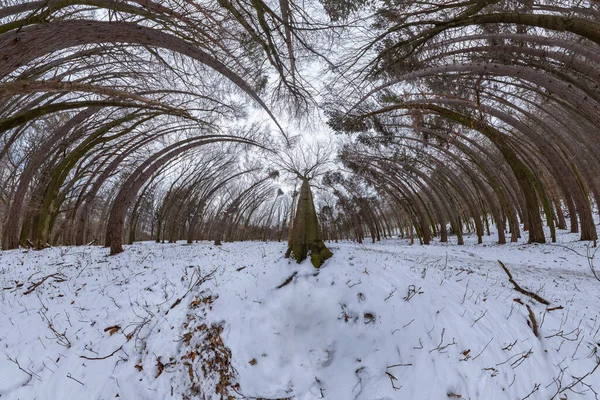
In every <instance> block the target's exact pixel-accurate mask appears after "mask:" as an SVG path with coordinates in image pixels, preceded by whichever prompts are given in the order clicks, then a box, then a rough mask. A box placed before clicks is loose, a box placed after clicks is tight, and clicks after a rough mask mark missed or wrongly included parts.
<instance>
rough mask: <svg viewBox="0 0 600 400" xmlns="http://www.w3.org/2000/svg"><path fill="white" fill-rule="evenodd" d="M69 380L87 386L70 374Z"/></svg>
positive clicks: (68, 375)
mask: <svg viewBox="0 0 600 400" xmlns="http://www.w3.org/2000/svg"><path fill="white" fill-rule="evenodd" d="M67 378H69V379H73V380H74V381H75V382H77V383H79V384H80V385H81V386H85V385H84V384H83V382H81V381H80V380H77V379H75V378H73V376H72V375H71V373H70V372H69V373H68V374H67Z"/></svg>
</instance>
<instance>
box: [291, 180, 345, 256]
mask: <svg viewBox="0 0 600 400" xmlns="http://www.w3.org/2000/svg"><path fill="white" fill-rule="evenodd" d="M290 237H291V240H290V244H289V247H288V250H287V252H286V254H285V256H286V257H291V258H293V259H294V260H296V261H297V262H298V263H300V262H302V261H303V260H305V259H306V258H307V257H308V256H310V261H311V262H312V264H313V265H314V267H315V268H319V267H320V266H321V265H323V263H324V262H325V260H327V259H328V258H330V257H331V256H332V255H333V253H332V252H331V251H330V250H329V249H328V248H327V247H325V243H323V239H322V238H321V231H320V230H319V221H318V219H317V212H316V211H315V204H314V202H313V197H312V193H311V191H310V184H309V183H308V179H303V181H302V187H301V188H300V196H299V197H298V207H297V209H296V217H295V218H294V228H293V230H292V232H291V235H290Z"/></svg>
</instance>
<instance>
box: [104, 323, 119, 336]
mask: <svg viewBox="0 0 600 400" xmlns="http://www.w3.org/2000/svg"><path fill="white" fill-rule="evenodd" d="M119 329H121V327H120V326H119V325H111V326H109V327H106V328H104V332H108V333H110V336H112V335H114V334H115V333H117V332H118V331H119Z"/></svg>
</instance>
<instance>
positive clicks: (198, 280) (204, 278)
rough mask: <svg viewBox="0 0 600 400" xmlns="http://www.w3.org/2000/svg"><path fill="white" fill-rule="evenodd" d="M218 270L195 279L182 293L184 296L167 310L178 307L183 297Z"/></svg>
mask: <svg viewBox="0 0 600 400" xmlns="http://www.w3.org/2000/svg"><path fill="white" fill-rule="evenodd" d="M218 269H219V268H218V267H217V268H215V269H213V270H212V271H210V272H209V273H208V274H206V275H204V276H200V277H199V278H198V279H196V281H195V282H194V283H193V284H192V285H191V286H190V287H189V288H188V290H187V291H186V292H185V293H184V295H183V296H181V297H179V298H178V299H177V300H175V302H174V303H173V304H172V305H171V307H169V310H171V309H173V308H175V307H176V306H177V305H179V303H181V300H183V299H184V298H185V296H187V295H188V294H189V293H190V292H191V291H192V289H194V288H195V287H197V286H200V285H202V284H203V283H204V282H206V281H207V280H208V279H209V278H212V277H213V276H214V274H215V272H217V270H218ZM192 277H193V276H192ZM169 310H167V311H166V312H165V315H167V314H168V313H169Z"/></svg>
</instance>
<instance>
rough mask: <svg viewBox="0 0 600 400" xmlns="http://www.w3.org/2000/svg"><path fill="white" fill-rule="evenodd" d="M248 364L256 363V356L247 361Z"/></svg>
mask: <svg viewBox="0 0 600 400" xmlns="http://www.w3.org/2000/svg"><path fill="white" fill-rule="evenodd" d="M248 364H250V365H256V358H253V359H252V360H250V361H248Z"/></svg>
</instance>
